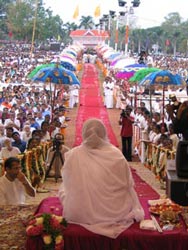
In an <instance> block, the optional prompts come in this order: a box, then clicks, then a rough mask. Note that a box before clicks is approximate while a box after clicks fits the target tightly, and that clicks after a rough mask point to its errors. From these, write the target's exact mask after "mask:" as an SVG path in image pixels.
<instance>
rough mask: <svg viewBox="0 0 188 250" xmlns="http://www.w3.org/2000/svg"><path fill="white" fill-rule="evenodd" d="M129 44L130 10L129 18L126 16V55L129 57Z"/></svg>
mask: <svg viewBox="0 0 188 250" xmlns="http://www.w3.org/2000/svg"><path fill="white" fill-rule="evenodd" d="M128 43H129V10H128V11H127V16H126V28H125V55H127V52H128Z"/></svg>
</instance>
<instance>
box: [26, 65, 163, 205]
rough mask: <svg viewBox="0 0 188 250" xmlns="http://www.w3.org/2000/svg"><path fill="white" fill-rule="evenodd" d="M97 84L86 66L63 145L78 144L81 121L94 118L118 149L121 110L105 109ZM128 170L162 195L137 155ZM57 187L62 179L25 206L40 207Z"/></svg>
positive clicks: (48, 183) (94, 74) (50, 181)
mask: <svg viewBox="0 0 188 250" xmlns="http://www.w3.org/2000/svg"><path fill="white" fill-rule="evenodd" d="M99 84H100V83H99V75H98V71H97V69H96V67H95V65H93V64H85V66H84V70H83V74H82V79H81V90H80V102H79V106H78V107H75V108H73V109H70V110H69V112H68V116H69V118H70V121H69V122H68V127H67V128H66V134H65V145H66V146H68V147H70V148H72V147H74V146H77V145H80V143H81V141H82V138H81V129H82V125H83V122H84V121H85V120H87V119H88V118H92V117H95V118H100V119H102V120H103V122H104V124H105V126H106V127H107V131H108V136H109V138H110V141H111V143H112V144H114V145H115V146H117V147H119V148H120V149H121V137H120V126H119V124H118V120H119V115H120V110H118V109H106V108H105V107H104V105H103V101H102V96H101V93H100V86H99ZM131 167H132V168H133V169H135V170H136V173H137V174H138V175H139V176H140V177H141V178H142V179H143V180H144V181H146V183H147V184H149V185H150V186H151V187H152V188H153V189H154V190H155V191H156V192H157V193H158V194H159V195H164V193H165V192H164V190H161V189H160V184H159V182H158V181H157V180H156V179H155V176H154V174H153V173H152V172H151V171H150V170H148V169H147V168H145V167H144V166H143V164H142V163H140V162H139V161H138V157H137V156H133V162H131ZM60 184H61V179H59V180H58V182H57V183H56V182H55V180H54V179H53V178H49V179H47V181H46V182H45V183H44V188H46V189H48V190H49V193H37V195H36V197H35V198H29V199H28V203H29V204H39V203H40V201H41V200H42V199H44V198H46V197H48V196H56V195H57V193H58V189H59V185H60Z"/></svg>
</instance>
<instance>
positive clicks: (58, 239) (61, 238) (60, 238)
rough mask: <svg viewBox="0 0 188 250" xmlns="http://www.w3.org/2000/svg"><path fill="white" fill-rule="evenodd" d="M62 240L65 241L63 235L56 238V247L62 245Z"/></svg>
mask: <svg viewBox="0 0 188 250" xmlns="http://www.w3.org/2000/svg"><path fill="white" fill-rule="evenodd" d="M62 240H63V237H62V235H60V234H59V235H58V236H57V237H56V238H55V244H56V245H58V244H60V243H61V242H62Z"/></svg>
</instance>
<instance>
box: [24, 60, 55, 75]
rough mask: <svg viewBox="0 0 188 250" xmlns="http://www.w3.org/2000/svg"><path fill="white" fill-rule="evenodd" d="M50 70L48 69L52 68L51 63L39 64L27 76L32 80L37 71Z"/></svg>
mask: <svg viewBox="0 0 188 250" xmlns="http://www.w3.org/2000/svg"><path fill="white" fill-rule="evenodd" d="M48 67H49V68H50V67H54V64H53V63H49V64H41V65H39V66H37V67H36V68H35V69H33V70H32V71H31V72H30V73H29V74H28V76H27V77H28V78H30V79H31V78H33V77H34V76H35V75H36V74H37V73H38V72H39V70H41V69H43V68H48Z"/></svg>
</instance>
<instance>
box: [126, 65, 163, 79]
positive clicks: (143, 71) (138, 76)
mask: <svg viewBox="0 0 188 250" xmlns="http://www.w3.org/2000/svg"><path fill="white" fill-rule="evenodd" d="M156 71H160V69H158V68H145V69H140V70H138V71H137V72H136V73H135V74H134V76H132V77H131V78H130V79H129V81H130V82H139V81H141V80H142V79H144V77H145V76H147V75H148V74H150V73H152V72H156Z"/></svg>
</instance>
